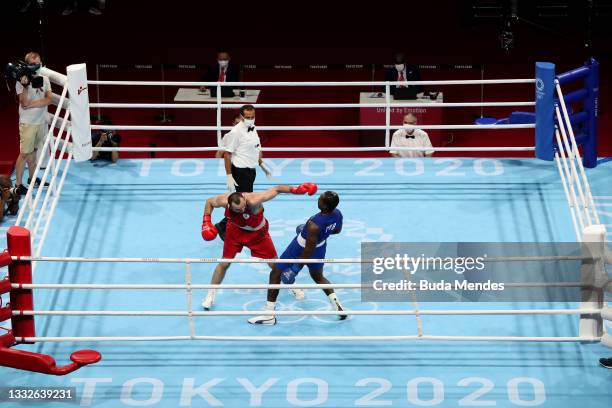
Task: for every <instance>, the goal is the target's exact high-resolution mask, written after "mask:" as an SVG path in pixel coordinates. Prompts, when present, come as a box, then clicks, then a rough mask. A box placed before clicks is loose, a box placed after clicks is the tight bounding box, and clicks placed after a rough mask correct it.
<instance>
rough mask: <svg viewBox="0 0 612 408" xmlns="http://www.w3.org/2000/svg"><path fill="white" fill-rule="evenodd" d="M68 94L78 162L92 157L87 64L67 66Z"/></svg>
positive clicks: (74, 151) (74, 147) (74, 150)
mask: <svg viewBox="0 0 612 408" xmlns="http://www.w3.org/2000/svg"><path fill="white" fill-rule="evenodd" d="M66 71H67V73H68V94H69V97H70V119H71V124H72V142H73V144H72V146H73V150H72V153H73V157H74V160H75V161H76V162H82V161H85V160H89V159H90V158H91V122H90V118H89V91H88V89H87V69H86V66H85V64H74V65H70V66H68V67H67V68H66Z"/></svg>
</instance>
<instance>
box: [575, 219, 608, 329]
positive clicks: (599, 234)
mask: <svg viewBox="0 0 612 408" xmlns="http://www.w3.org/2000/svg"><path fill="white" fill-rule="evenodd" d="M605 239H606V228H605V227H604V226H603V225H590V226H588V227H586V228H585V229H584V232H583V237H582V254H583V255H586V256H589V257H592V259H591V260H583V261H582V265H581V267H580V275H581V276H580V279H581V282H582V283H583V284H584V285H589V286H590V287H588V286H587V287H583V288H582V289H580V299H581V302H580V309H600V310H602V309H603V306H604V291H603V288H604V286H605V285H606V283H607V281H608V277H607V274H606V269H605V258H604V257H605V253H606V243H605ZM579 333H580V336H592V337H601V336H602V334H603V320H602V316H601V314H591V313H585V314H581V315H580V331H579Z"/></svg>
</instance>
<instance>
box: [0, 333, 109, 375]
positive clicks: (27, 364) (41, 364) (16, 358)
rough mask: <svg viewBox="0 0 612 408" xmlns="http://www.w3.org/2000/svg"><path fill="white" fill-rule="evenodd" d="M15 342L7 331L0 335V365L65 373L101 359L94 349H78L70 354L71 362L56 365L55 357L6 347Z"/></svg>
mask: <svg viewBox="0 0 612 408" xmlns="http://www.w3.org/2000/svg"><path fill="white" fill-rule="evenodd" d="M13 344H15V337H13V334H12V333H11V332H10V331H9V332H7V333H6V334H4V335H2V336H0V366H4V367H12V368H17V369H19V370H26V371H34V372H37V373H42V374H51V375H66V374H69V373H71V372H73V371H76V370H78V369H79V368H81V367H83V366H85V365H88V364H94V363H97V362H98V361H100V360H101V359H102V356H101V355H100V353H98V352H97V351H95V350H78V351H75V352H74V353H72V354H71V355H70V360H72V363H70V364H67V365H65V366H61V367H58V366H57V364H56V363H55V359H54V358H53V357H51V356H48V355H46V354H40V353H32V352H29V351H23V350H15V349H11V348H8V347H10V346H12V345H13Z"/></svg>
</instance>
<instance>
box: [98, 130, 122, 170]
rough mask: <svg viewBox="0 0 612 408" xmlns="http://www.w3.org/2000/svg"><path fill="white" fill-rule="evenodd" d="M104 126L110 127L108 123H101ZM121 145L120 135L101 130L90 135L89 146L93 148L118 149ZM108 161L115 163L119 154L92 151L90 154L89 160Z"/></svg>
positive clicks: (116, 152) (115, 152)
mask: <svg viewBox="0 0 612 408" xmlns="http://www.w3.org/2000/svg"><path fill="white" fill-rule="evenodd" d="M102 124H104V125H111V124H112V123H111V122H110V121H106V122H105V123H102ZM120 144H121V135H120V134H119V133H115V132H113V131H112V130H103V131H101V132H94V133H92V134H91V145H92V146H93V147H119V145H120ZM99 159H100V160H108V161H111V162H113V163H117V160H119V152H118V151H113V152H99V151H96V150H94V151H93V152H92V154H91V160H92V161H93V160H99Z"/></svg>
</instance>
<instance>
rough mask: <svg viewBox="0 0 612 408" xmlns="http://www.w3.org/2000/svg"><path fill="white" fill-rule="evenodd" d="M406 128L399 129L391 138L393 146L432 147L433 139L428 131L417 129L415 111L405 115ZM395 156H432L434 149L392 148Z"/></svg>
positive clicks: (392, 153)
mask: <svg viewBox="0 0 612 408" xmlns="http://www.w3.org/2000/svg"><path fill="white" fill-rule="evenodd" d="M403 124H404V128H402V129H398V130H396V131H395V133H393V136H392V138H391V147H423V148H428V147H429V148H432V147H433V146H432V145H431V141H430V140H429V136H428V135H427V133H426V132H424V131H422V130H421V129H416V128H415V127H414V126H416V124H417V117H416V115H414V114H413V113H407V114H406V115H404V122H403ZM389 153H391V156H393V157H424V156H427V157H430V156H431V155H432V154H433V153H434V150H433V149H432V150H426V151H413V150H391V151H390V152H389Z"/></svg>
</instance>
